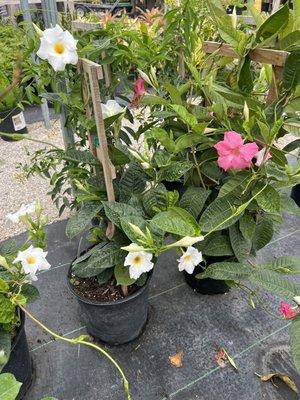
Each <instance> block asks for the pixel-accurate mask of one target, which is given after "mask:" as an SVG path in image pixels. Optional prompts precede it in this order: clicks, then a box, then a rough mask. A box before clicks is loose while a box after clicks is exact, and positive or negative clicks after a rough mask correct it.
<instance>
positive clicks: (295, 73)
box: [282, 50, 300, 90]
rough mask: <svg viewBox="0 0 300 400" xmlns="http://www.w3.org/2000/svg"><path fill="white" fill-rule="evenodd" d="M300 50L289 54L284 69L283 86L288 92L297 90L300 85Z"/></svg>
mask: <svg viewBox="0 0 300 400" xmlns="http://www.w3.org/2000/svg"><path fill="white" fill-rule="evenodd" d="M299 63H300V50H296V51H293V52H292V53H290V54H289V56H288V58H287V60H286V62H285V64H284V69H283V77H282V85H283V87H284V88H285V89H286V90H292V89H295V87H296V86H297V85H299V84H300V68H299Z"/></svg>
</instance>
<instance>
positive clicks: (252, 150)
mask: <svg viewBox="0 0 300 400" xmlns="http://www.w3.org/2000/svg"><path fill="white" fill-rule="evenodd" d="M258 150H259V148H258V146H257V144H256V143H247V144H244V145H243V146H242V147H241V148H240V153H241V156H242V157H243V158H244V160H245V161H251V160H252V158H253V157H254V156H255V154H257V152H258Z"/></svg>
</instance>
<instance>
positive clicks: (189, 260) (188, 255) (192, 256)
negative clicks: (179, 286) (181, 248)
mask: <svg viewBox="0 0 300 400" xmlns="http://www.w3.org/2000/svg"><path fill="white" fill-rule="evenodd" d="M177 261H178V262H179V264H178V269H179V271H183V270H185V271H186V272H187V273H188V274H192V273H193V272H194V269H195V267H196V265H198V264H199V263H201V261H202V253H201V251H198V250H197V249H195V247H193V246H189V247H188V248H187V250H186V252H185V253H183V254H182V256H181V257H180V258H179V259H178V260H177Z"/></svg>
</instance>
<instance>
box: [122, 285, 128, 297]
mask: <svg viewBox="0 0 300 400" xmlns="http://www.w3.org/2000/svg"><path fill="white" fill-rule="evenodd" d="M121 290H122V293H123V294H124V296H125V297H127V296H128V286H126V285H121Z"/></svg>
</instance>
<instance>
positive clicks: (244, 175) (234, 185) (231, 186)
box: [218, 171, 251, 197]
mask: <svg viewBox="0 0 300 400" xmlns="http://www.w3.org/2000/svg"><path fill="white" fill-rule="evenodd" d="M250 177H251V173H250V172H249V171H241V172H238V173H237V174H236V175H235V176H233V177H230V178H229V179H228V180H227V181H226V182H225V183H224V185H223V186H222V187H221V189H220V191H219V195H218V197H224V196H226V195H227V194H229V193H232V192H234V191H235V190H236V189H239V190H240V191H242V190H243V188H244V187H245V186H246V184H247V183H248V182H249V179H250Z"/></svg>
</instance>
